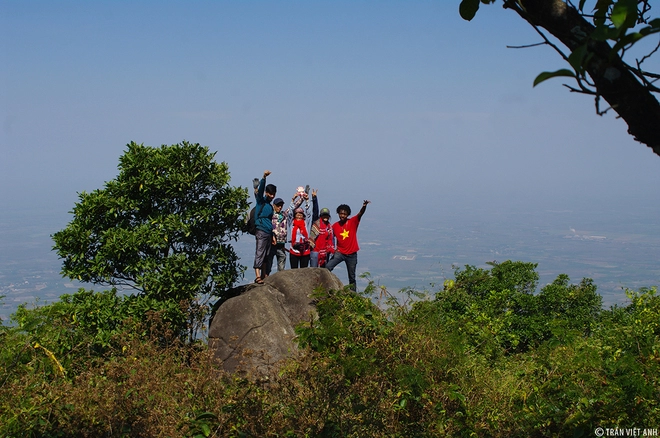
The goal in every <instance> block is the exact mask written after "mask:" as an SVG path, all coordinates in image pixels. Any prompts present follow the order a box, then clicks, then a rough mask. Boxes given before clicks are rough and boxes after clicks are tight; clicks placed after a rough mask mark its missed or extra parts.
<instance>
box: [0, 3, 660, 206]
mask: <svg viewBox="0 0 660 438" xmlns="http://www.w3.org/2000/svg"><path fill="white" fill-rule="evenodd" d="M458 3H459V1H458V0H455V1H449V0H435V1H410V0H407V1H356V0H351V1H307V0H305V1H185V2H183V1H139V0H138V1H50V0H49V1H30V0H27V1H26V0H21V1H18V0H16V1H13V0H1V1H0V29H1V30H0V32H1V33H2V34H1V37H0V56H1V57H0V65H1V66H0V114H1V117H2V129H1V131H0V148H1V158H0V163H1V165H0V166H1V167H0V201H2V205H3V206H11V207H12V208H43V209H45V210H46V209H50V210H52V211H53V213H54V214H56V215H59V214H65V213H66V212H67V211H69V210H70V209H71V208H72V206H73V202H74V201H75V200H76V192H79V191H83V190H86V191H90V190H93V189H96V188H100V187H102V185H103V183H104V182H105V181H108V180H110V179H112V178H114V177H115V176H116V174H117V162H118V157H119V156H120V155H121V154H122V152H123V151H124V150H125V147H126V144H127V143H128V142H130V141H136V142H138V143H144V144H146V145H152V146H159V145H161V144H174V143H178V142H180V141H182V140H188V141H191V142H197V143H201V144H203V145H206V146H209V147H210V148H211V149H212V150H214V151H217V159H218V161H226V162H227V163H228V164H229V168H230V171H231V173H232V182H233V183H234V184H236V185H243V186H248V185H250V184H251V179H252V178H253V177H255V176H260V175H261V173H262V172H263V170H264V169H270V170H271V171H272V177H271V178H270V179H269V182H272V183H274V184H276V185H278V187H279V188H280V193H279V194H280V195H282V197H288V196H289V195H290V194H292V193H293V192H294V190H295V188H296V186H297V185H303V184H310V185H311V186H312V187H317V188H318V189H319V198H320V199H321V204H322V205H323V206H324V205H327V206H329V207H331V208H332V209H333V210H334V208H335V207H336V205H337V204H339V203H343V202H345V203H348V204H351V205H354V206H356V207H359V204H360V202H361V201H362V199H367V198H368V199H371V200H372V201H373V203H372V205H371V206H370V210H369V211H370V215H374V216H377V215H380V216H382V217H389V216H390V215H392V214H398V215H399V216H407V214H406V213H409V212H412V213H413V214H415V215H419V214H420V213H425V212H427V211H429V210H428V209H429V208H430V207H429V206H430V205H435V206H436V207H437V209H438V210H440V211H442V209H446V208H452V206H453V205H457V203H458V202H459V201H462V202H465V203H467V204H468V205H471V206H472V207H474V208H478V206H479V205H480V203H481V202H483V201H484V199H488V198H492V199H495V200H496V202H498V203H501V204H503V205H506V203H508V202H519V201H521V200H528V199H535V200H536V202H541V203H543V202H545V201H546V200H547V202H549V203H550V202H553V203H557V202H558V203H561V202H564V201H565V202H567V203H572V204H581V203H584V202H588V200H590V199H595V198H598V199H601V200H603V199H606V200H608V201H612V202H613V203H617V202H621V201H622V200H626V202H627V203H628V204H626V205H627V206H629V208H634V206H635V205H636V204H635V203H638V204H639V205H647V206H649V205H658V201H659V200H660V195H659V194H658V187H660V184H659V183H660V157H658V156H655V155H653V154H652V153H651V150H650V149H649V148H646V147H645V146H642V145H640V144H638V143H636V142H635V141H634V140H633V139H632V138H631V137H630V136H629V135H628V134H627V133H626V126H625V124H624V123H623V122H622V121H620V120H618V119H616V118H615V116H614V115H613V114H607V115H606V116H604V117H599V116H597V115H596V114H595V111H594V102H593V99H592V98H591V97H587V96H583V95H577V94H572V93H569V92H568V91H567V90H566V88H564V87H563V86H562V80H558V79H556V80H551V81H548V82H546V83H543V84H541V85H540V86H538V87H536V88H532V82H533V80H534V78H535V77H536V75H537V74H538V73H540V72H542V71H546V70H556V69H559V68H564V67H565V66H564V65H563V63H562V61H561V59H560V58H559V57H558V55H556V54H555V53H554V52H552V51H551V50H550V49H549V48H546V47H537V48H530V49H508V48H507V47H506V46H507V45H525V44H532V43H537V42H539V40H540V39H539V37H538V36H537V35H536V33H535V32H534V31H533V30H532V29H531V28H530V27H529V26H528V25H526V24H525V23H524V22H523V21H522V20H521V19H520V18H518V17H517V16H516V15H515V14H514V13H512V12H510V11H505V10H503V9H502V8H501V5H495V6H490V7H485V6H484V7H483V8H482V10H481V11H480V12H479V14H478V15H477V17H476V18H475V19H474V20H473V21H472V22H470V23H468V22H465V21H463V20H462V19H461V18H460V16H459V14H458ZM655 41H657V39H656V40H655ZM655 41H654V42H655ZM656 58H659V57H658V56H656ZM648 67H655V68H654V70H655V71H658V70H660V68H659V62H658V60H657V59H656V60H654V64H651V65H649V66H648ZM551 200H552V201H551ZM630 206H632V207H630ZM7 210H8V209H6V208H5V213H6V212H7ZM655 212H659V210H658V209H657V207H656V209H655Z"/></svg>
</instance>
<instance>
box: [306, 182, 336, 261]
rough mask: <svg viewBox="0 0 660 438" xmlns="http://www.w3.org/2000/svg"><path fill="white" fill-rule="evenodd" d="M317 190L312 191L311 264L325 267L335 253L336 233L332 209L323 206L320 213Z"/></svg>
mask: <svg viewBox="0 0 660 438" xmlns="http://www.w3.org/2000/svg"><path fill="white" fill-rule="evenodd" d="M316 194H317V190H313V191H312V229H311V231H310V233H309V244H310V246H311V252H310V255H309V262H310V266H311V267H313V268H316V267H320V268H323V267H324V266H325V264H326V263H327V262H328V260H330V257H332V254H334V253H335V244H334V234H333V232H332V226H331V225H330V210H329V209H327V208H322V209H321V212H320V213H319V201H318V198H317V196H316Z"/></svg>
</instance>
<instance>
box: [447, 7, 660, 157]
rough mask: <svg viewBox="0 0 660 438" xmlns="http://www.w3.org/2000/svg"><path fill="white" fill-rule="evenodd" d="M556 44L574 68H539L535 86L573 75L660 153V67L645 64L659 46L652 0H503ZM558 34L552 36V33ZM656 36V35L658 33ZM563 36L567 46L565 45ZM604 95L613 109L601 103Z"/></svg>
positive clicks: (464, 12)
mask: <svg viewBox="0 0 660 438" xmlns="http://www.w3.org/2000/svg"><path fill="white" fill-rule="evenodd" d="M495 2H496V0H461V3H460V7H459V12H460V14H461V16H462V17H463V18H464V19H466V20H472V18H474V16H475V14H476V13H477V11H478V9H479V6H480V4H490V3H495ZM502 3H503V6H504V8H507V9H510V10H512V11H514V12H516V13H517V14H518V15H519V16H520V17H521V18H523V19H524V20H525V21H527V22H528V23H529V24H530V25H531V26H532V27H533V28H534V29H535V30H536V31H537V33H538V34H539V35H540V37H541V38H542V43H541V44H545V45H548V46H550V47H552V48H553V49H554V50H555V51H556V52H557V53H558V54H559V55H560V56H561V57H562V58H563V59H564V60H565V61H566V62H567V63H568V67H569V68H562V69H559V70H556V71H547V72H542V73H540V74H539V75H538V76H537V77H536V79H535V81H534V85H535V86H536V85H538V84H539V83H541V82H543V81H545V80H547V79H550V78H553V77H571V78H573V79H574V80H575V83H576V85H575V86H568V85H567V87H568V88H569V89H570V90H571V91H573V92H578V93H584V94H588V95H593V96H595V103H596V111H597V113H598V114H600V115H602V114H605V113H606V112H607V111H608V110H609V109H612V110H614V111H615V112H616V113H618V114H619V116H620V117H621V118H622V119H624V120H625V122H626V123H627V124H628V133H629V134H631V135H632V136H633V137H634V138H635V139H636V140H637V141H639V142H641V143H643V144H646V145H647V146H649V147H650V148H651V149H653V152H654V153H655V154H657V155H660V130H658V128H657V127H658V126H660V104H659V103H658V100H657V98H656V94H657V93H658V92H660V88H658V87H657V86H656V85H655V83H656V81H657V80H658V79H659V78H660V75H659V74H658V73H657V72H651V71H647V70H646V69H645V67H644V63H645V62H646V61H648V60H649V58H651V57H652V56H653V55H655V54H656V52H657V51H658V49H659V48H660V41H659V40H658V38H657V35H658V34H659V33H660V17H652V16H651V15H650V14H651V2H650V1H649V0H598V1H587V0H579V1H578V2H577V4H574V2H571V1H565V0H502ZM551 37H553V38H551ZM654 37H655V39H652V38H654ZM649 38H651V40H650V45H649V46H648V49H647V52H646V53H643V54H642V55H641V56H639V57H636V58H635V59H634V60H630V59H629V58H630V57H631V56H629V54H630V53H633V51H631V49H632V48H633V47H634V46H636V45H637V46H638V47H639V44H638V43H639V42H640V41H642V40H647V41H648V40H649ZM555 41H559V43H561V44H562V45H564V46H565V47H566V49H562V48H560V46H559V45H558V44H556V43H555ZM601 99H604V100H605V101H606V102H607V103H608V104H609V108H606V109H602V108H601Z"/></svg>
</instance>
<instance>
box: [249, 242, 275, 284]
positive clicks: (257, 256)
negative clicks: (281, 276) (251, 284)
mask: <svg viewBox="0 0 660 438" xmlns="http://www.w3.org/2000/svg"><path fill="white" fill-rule="evenodd" d="M270 239H271V237H270V234H268V233H266V232H265V231H262V230H257V232H256V234H255V240H256V249H255V251H254V265H253V267H254V273H255V280H260V279H261V276H262V275H263V273H262V269H263V265H264V261H265V259H266V253H267V252H268V250H269V249H270V246H271V245H270Z"/></svg>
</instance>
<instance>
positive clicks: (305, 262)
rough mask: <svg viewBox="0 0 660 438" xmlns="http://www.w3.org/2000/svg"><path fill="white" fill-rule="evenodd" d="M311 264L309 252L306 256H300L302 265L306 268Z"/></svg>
mask: <svg viewBox="0 0 660 438" xmlns="http://www.w3.org/2000/svg"><path fill="white" fill-rule="evenodd" d="M308 266H309V254H307V255H306V256H300V267H301V268H306V267H308Z"/></svg>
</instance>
